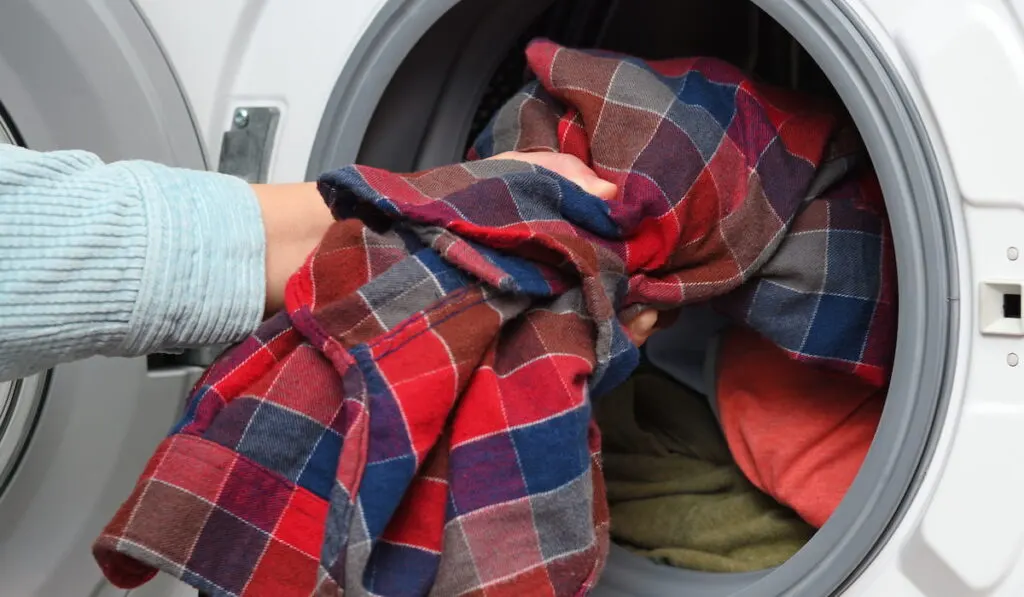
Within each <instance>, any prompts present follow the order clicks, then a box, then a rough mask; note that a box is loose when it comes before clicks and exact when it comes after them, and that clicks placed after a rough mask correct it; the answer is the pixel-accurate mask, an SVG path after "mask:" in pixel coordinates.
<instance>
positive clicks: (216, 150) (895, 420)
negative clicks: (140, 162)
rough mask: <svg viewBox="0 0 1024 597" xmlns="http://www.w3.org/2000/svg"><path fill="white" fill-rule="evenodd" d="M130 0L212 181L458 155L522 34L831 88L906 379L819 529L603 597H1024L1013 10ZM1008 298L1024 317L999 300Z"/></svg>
mask: <svg viewBox="0 0 1024 597" xmlns="http://www.w3.org/2000/svg"><path fill="white" fill-rule="evenodd" d="M138 3H139V5H140V6H141V7H142V10H143V11H144V12H145V14H146V15H147V18H148V19H149V21H150V23H151V24H152V26H153V28H154V30H155V31H156V34H157V36H158V37H159V38H160V40H161V42H162V44H163V47H164V48H165V50H166V51H167V53H168V55H169V56H170V57H171V61H172V62H173V63H174V65H175V68H176V70H177V72H178V74H179V76H180V77H181V80H182V82H183V86H184V87H185V89H186V92H187V94H188V96H189V98H190V101H191V105H192V107H193V109H194V111H195V115H196V120H197V123H198V126H199V129H200V136H201V138H202V139H203V142H204V144H205V145H206V146H207V147H208V148H209V153H210V155H211V156H218V155H219V156H221V159H220V165H219V166H220V169H221V170H227V171H234V172H241V173H259V175H260V176H264V175H265V176H266V177H267V178H268V179H269V180H270V181H280V182H287V181H295V180H300V179H303V178H306V179H312V178H315V177H316V176H317V175H318V174H319V173H321V172H323V171H326V170H330V169H332V168H336V167H339V166H342V165H345V164H347V163H351V162H354V161H358V162H361V163H365V164H369V165H374V166H380V167H385V168H390V169H394V170H404V171H408V170H415V169H419V168H425V167H430V166H434V165H438V164H442V163H447V162H452V161H457V160H459V159H461V157H462V155H463V152H464V150H465V148H466V145H467V143H468V141H469V138H470V137H471V136H472V135H473V134H474V133H475V131H477V130H479V128H480V126H481V125H482V123H483V121H485V120H486V117H487V116H488V115H489V114H490V113H491V112H493V110H494V109H496V108H497V107H498V106H499V105H500V104H501V102H503V101H504V100H505V99H506V98H507V97H508V96H510V95H511V94H512V93H513V92H514V91H515V90H516V89H517V88H518V86H519V84H520V83H521V80H520V79H518V78H517V77H518V74H519V73H518V72H517V62H516V59H515V57H514V56H515V55H516V53H517V51H518V49H520V48H521V47H522V44H523V43H524V42H525V40H526V39H527V38H529V37H531V36H534V35H547V36H551V37H555V38H556V40H557V41H561V42H563V43H567V44H570V45H583V46H586V45H599V46H602V45H603V46H609V47H613V49H619V50H622V51H627V52H631V53H637V54H644V55H646V56H648V57H657V56H656V55H658V54H661V55H673V54H681V53H689V54H697V53H701V54H711V55H715V56H718V57H722V58H726V59H728V60H730V61H732V62H734V63H736V64H738V65H740V66H745V67H748V68H753V69H755V70H758V71H759V73H760V74H762V75H763V76H766V77H768V78H771V79H774V80H775V81H776V82H779V83H783V84H793V85H800V86H803V85H809V86H815V87H817V88H819V90H823V91H829V92H835V93H836V94H837V95H838V97H839V98H840V99H841V100H842V101H843V102H844V103H845V104H846V106H847V108H848V109H849V111H850V113H851V114H852V116H853V118H854V120H855V121H856V123H857V125H858V127H859V129H860V131H861V134H862V136H863V138H864V139H865V141H866V143H867V145H868V148H869V151H870V153H871V157H872V160H873V162H874V164H875V167H876V169H877V171H878V173H879V177H880V179H881V182H882V185H883V189H884V192H885V195H886V200H887V204H888V207H889V213H890V218H891V223H892V226H893V231H894V236H895V244H896V252H897V258H898V268H899V290H900V330H899V340H898V348H897V358H896V365H895V374H894V377H893V379H892V383H891V391H890V393H889V400H888V401H887V403H886V407H885V412H884V416H883V421H882V423H881V425H880V427H879V429H878V432H877V435H876V439H875V441H874V444H873V446H872V449H871V451H870V453H869V455H868V457H867V460H866V461H865V463H864V465H863V467H862V469H861V472H860V474H859V476H858V478H857V480H856V481H855V483H854V485H853V487H852V488H851V489H850V491H849V492H848V494H847V497H846V499H845V500H844V501H843V503H842V504H841V505H840V507H839V508H838V510H837V511H836V512H835V514H834V515H833V516H832V518H831V519H830V520H829V522H828V523H827V524H826V525H825V526H824V527H823V528H822V529H821V530H820V531H819V532H818V533H817V534H816V535H815V536H814V538H813V539H812V540H811V541H810V542H809V543H808V544H807V546H806V547H805V548H804V549H803V550H801V551H800V552H799V553H798V554H797V555H796V556H794V557H793V558H792V559H791V560H790V561H788V562H787V563H786V564H784V565H782V566H780V567H778V568H776V569H772V570H766V571H763V572H757V573H750V574H742V575H729V574H706V573H698V572H691V571H684V570H677V569H671V568H667V567H662V566H657V565H654V564H652V563H650V562H648V561H646V560H642V559H640V558H637V557H635V556H632V555H630V554H629V553H627V552H626V551H625V550H622V549H616V550H614V553H613V554H612V556H611V558H610V561H609V563H608V566H607V570H606V573H605V575H604V577H603V578H602V582H601V584H600V587H599V588H598V590H597V591H596V592H595V594H597V595H603V596H606V597H611V596H626V595H630V596H645V597H646V596H651V597H653V596H657V597H669V596H675V595H679V596H686V597H724V596H727V595H740V596H744V597H771V596H774V595H801V596H806V597H821V596H824V595H834V594H836V595H837V594H843V595H852V596H857V597H876V596H879V595H884V596H889V595H892V596H899V597H904V596H906V597H915V596H921V597H961V596H963V595H1002V596H1014V597H1015V596H1016V595H1019V594H1021V593H1024V566H1021V565H1020V564H1021V562H1022V557H1021V550H1022V548H1024V541H1022V539H1024V537H1022V534H1024V520H1020V518H1021V517H1022V516H1024V514H1021V513H1022V512H1024V509H1020V508H1019V507H1016V504H1015V497H1016V496H1017V495H1020V493H1021V489H1022V487H1024V476H1022V475H1024V472H1020V471H1021V470H1022V469H1021V467H1019V466H1016V465H1015V463H1014V462H1013V455H1014V454H1015V452H1016V451H1015V450H1014V448H1015V447H1018V446H1019V445H1020V442H1021V441H1022V440H1020V439H1018V437H1019V434H1017V433H1015V432H1014V430H1015V429H1017V428H1019V425H1020V424H1021V423H1022V422H1021V421H1019V419H1021V417H1022V416H1024V409H1022V407H1021V406H1020V404H1019V401H1017V400H1016V399H1015V397H1014V396H1013V393H1012V392H1009V391H1007V390H1006V388H1014V387H1019V384H1020V380H1019V379H1018V378H1019V376H1020V375H1021V371H1020V368H1019V367H1018V364H1019V357H1018V356H1017V354H1018V353H1019V352H1020V351H1021V350H1024V347H1021V346H1020V339H1021V338H1022V337H1024V326H1022V324H1021V323H1020V321H1021V319H1020V310H1019V296H1020V293H1021V290H1020V289H1021V282H1020V280H1024V272H1022V271H1021V269H1020V267H1021V260H1020V259H1019V256H1020V249H1019V247H1020V246H1021V243H1022V242H1024V241H1021V240H1020V238H1019V233H1015V232H1014V231H1019V230H1022V229H1024V210H1021V209H1020V207H1021V206H1022V205H1024V201H1022V200H1021V198H1020V195H1021V194H1022V193H1024V191H1021V190H1020V189H1021V188H1024V185H1020V184H1019V183H1018V181H1017V177H1016V176H1014V175H1013V173H1014V172H1016V171H1017V170H1018V169H1019V165H1017V164H1016V161H1017V158H1016V155H1017V154H1019V150H1017V148H1016V147H1015V146H1014V145H1013V141H1012V140H1013V139H1017V138H1020V137H1021V136H1024V113H1022V112H1021V111H1020V110H1019V109H1017V108H1016V106H1019V105H1020V103H1021V102H1022V101H1024V87H1022V86H1024V44H1022V40H1021V33H1020V30H1019V25H1018V24H1017V23H1019V22H1020V20H1019V16H1020V15H1019V14H1017V13H1016V12H1015V9H1016V8H1020V7H1021V6H1022V5H1024V2H1020V1H1016V0H1015V1H1014V2H1010V1H1009V0H1007V1H1000V0H949V1H944V2H937V1H935V0H629V1H628V2H625V1H621V0H620V1H614V0H593V1H586V0H371V1H357V0H303V1H300V2H296V1H294V0H259V1H256V0H254V1H252V2H242V1H241V0H238V1H233V2H219V3H215V4H211V3H209V2H206V1H205V0H179V1H178V2H175V3H168V2H161V1H160V0H138ZM198 15H201V16H202V18H198ZM773 23H774V25H773ZM510 56H512V58H509V57H510ZM519 64H520V65H521V63H519ZM815 65H816V66H815ZM816 72H817V73H820V74H821V75H822V78H821V79H817V78H816V77H815V73H816ZM821 82H824V83H826V85H824V86H822V85H820V83H821ZM253 115H257V116H258V117H259V118H257V120H256V121H253V120H252V119H251V118H250V117H251V116H253ZM254 122H255V123H256V126H255V127H254V126H253V123H254ZM245 131H247V132H245ZM1000 131H1002V132H1000ZM232 139H235V140H234V141H233V140H232ZM239 139H241V141H239ZM1004 139H1006V140H1007V141H1003V140H1004ZM228 141H230V143H228ZM242 142H244V143H242ZM239 143H242V146H244V147H246V148H247V150H246V151H243V152H239V151H237V149H238V147H240V145H239ZM976 296H977V297H978V299H976V298H975V297H976ZM1015 297H1016V301H1017V303H1016V304H1017V305H1018V308H1017V310H1016V311H1013V309H1005V308H1003V305H1004V304H1006V305H1011V306H1012V305H1013V304H1014V298H1015ZM975 305H977V310H976V307H975Z"/></svg>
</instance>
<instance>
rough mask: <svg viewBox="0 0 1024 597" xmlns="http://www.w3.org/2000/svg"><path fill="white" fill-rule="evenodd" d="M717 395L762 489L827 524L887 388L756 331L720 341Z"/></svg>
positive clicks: (741, 456)
mask: <svg viewBox="0 0 1024 597" xmlns="http://www.w3.org/2000/svg"><path fill="white" fill-rule="evenodd" d="M717 357H718V358H717V368H718V375H717V381H716V386H717V388H716V392H715V399H716V402H717V408H718V415H719V418H720V420H721V423H722V428H723V429H724V432H725V437H726V439H727V440H728V442H729V448H730V450H731V451H732V454H733V457H734V458H735V459H736V463H737V464H738V465H739V467H740V468H741V469H742V470H743V472H744V474H746V475H747V477H748V478H749V479H750V480H751V482H753V483H754V485H756V486H757V487H759V488H760V489H761V490H763V491H764V492H765V493H767V494H768V495H771V496H773V497H774V498H775V499H777V500H778V501H779V502H781V503H783V504H785V505H787V506H789V507H790V508H793V510H795V511H796V512H797V513H798V514H799V515H800V516H801V517H802V518H803V519H804V520H806V521H807V522H808V523H810V524H812V525H814V526H815V527H820V526H822V525H823V524H825V522H826V521H827V520H828V518H829V517H830V516H831V515H832V512H833V511H835V509H836V507H837V506H838V505H839V502H840V501H842V499H843V497H844V496H845V495H846V492H847V490H848V489H849V488H850V485H851V484H852V483H853V480H854V478H855V477H856V476H857V473H858V471H859V470H860V467H861V464H862V463H863V462H864V458H865V456H867V452H868V449H869V448H870V447H871V441H872V440H873V439H874V436H875V431H876V429H877V428H878V423H879V420H880V419H881V417H882V407H883V406H884V402H885V390H884V389H880V388H876V387H874V386H872V385H870V384H867V383H864V382H862V381H860V380H858V379H857V378H855V377H853V376H851V375H848V374H844V373H839V372H835V371H828V370H823V369H819V368H816V367H813V366H809V365H808V364H806V363H800V362H797V361H794V360H793V359H790V358H789V357H788V355H787V354H786V352H785V351H784V350H782V349H780V348H779V347H778V346H776V345H774V344H772V343H771V342H769V341H768V340H766V339H765V338H763V337H760V336H758V335H757V334H755V333H754V332H752V331H750V330H747V329H743V328H731V329H730V330H728V331H727V332H725V334H724V336H723V337H722V339H721V342H720V343H719V352H718V355H717Z"/></svg>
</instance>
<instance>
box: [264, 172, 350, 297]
mask: <svg viewBox="0 0 1024 597" xmlns="http://www.w3.org/2000/svg"><path fill="white" fill-rule="evenodd" d="M252 189H253V191H254V192H255V193H256V200H257V201H258V202H259V205H260V211H261V212H262V214H263V229H264V233H265V234H266V239H267V255H266V276H267V300H266V306H265V307H264V314H265V315H266V316H267V317H269V316H271V315H273V314H274V313H277V312H278V311H280V310H281V309H283V308H284V289H285V285H286V284H287V283H288V279H289V278H291V277H292V274H294V273H295V272H296V271H298V269H299V268H300V267H302V264H303V263H305V261H306V258H308V257H309V254H310V253H312V252H313V251H314V250H315V249H316V247H317V245H319V244H320V240H321V239H322V238H323V237H324V234H327V229H328V228H330V227H331V224H333V223H334V217H333V216H332V215H331V210H330V209H328V208H327V204H326V203H324V199H323V197H321V196H320V192H319V191H318V190H317V188H316V183H312V182H306V183H296V184H257V185H252Z"/></svg>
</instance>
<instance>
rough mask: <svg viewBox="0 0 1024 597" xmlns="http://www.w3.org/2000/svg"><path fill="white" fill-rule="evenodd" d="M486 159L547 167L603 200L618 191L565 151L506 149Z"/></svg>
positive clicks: (614, 195)
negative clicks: (525, 151) (528, 151)
mask: <svg viewBox="0 0 1024 597" xmlns="http://www.w3.org/2000/svg"><path fill="white" fill-rule="evenodd" d="M488 159H492V160H517V161H520V162H526V163H528V164H533V165H534V166H540V167H542V168H547V169H548V170H551V171H552V172H555V173H556V174H559V175H561V176H562V177H564V178H566V179H568V180H569V181H571V182H572V183H574V184H576V185H577V186H579V187H580V188H581V189H583V190H584V191H586V192H588V193H590V194H591V195H594V196H597V197H600V198H601V199H604V200H605V201H612V200H614V199H615V197H616V195H617V193H618V189H617V188H616V186H615V185H614V184H612V183H610V182H608V181H607V180H603V179H602V178H601V177H599V176H598V175H597V174H596V173H595V172H594V171H593V170H592V169H590V167H589V166H587V165H586V164H584V163H583V161H582V160H580V159H579V158H577V157H576V156H573V155H569V154H566V153H552V152H548V151H539V152H531V153H524V152H517V151H506V152H505V153H500V154H498V155H496V156H494V157H492V158H488Z"/></svg>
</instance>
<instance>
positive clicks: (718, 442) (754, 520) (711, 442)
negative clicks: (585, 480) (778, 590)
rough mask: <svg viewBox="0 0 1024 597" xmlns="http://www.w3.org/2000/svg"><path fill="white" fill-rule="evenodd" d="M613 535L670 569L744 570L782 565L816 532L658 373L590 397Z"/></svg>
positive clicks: (702, 407)
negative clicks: (749, 474)
mask: <svg viewBox="0 0 1024 597" xmlns="http://www.w3.org/2000/svg"><path fill="white" fill-rule="evenodd" d="M594 417H595V420H596V421H597V424H598V426H599V427H600V428H601V435H602V442H601V450H602V456H603V463H604V467H603V468H604V475H605V484H606V486H607V491H608V504H609V508H610V511H611V523H612V525H611V536H612V539H614V540H615V541H616V542H618V543H620V544H622V545H624V546H626V547H628V548H630V549H632V550H633V551H635V552H636V553H638V554H640V555H643V556H645V557H648V558H650V559H652V560H655V561H657V562H660V563H665V564H668V565H671V566H678V567H681V568H688V569H691V570H703V571H708V572H748V571H752V570H763V569H765V568H770V567H772V566H778V565H780V564H782V563H783V562H785V561H786V560H788V559H789V558H790V557H792V556H793V554H795V553H796V552H797V551H799V550H800V548H801V547H803V546H804V544H805V543H806V542H807V541H808V539H810V538H811V536H812V535H813V534H814V528H813V527H811V526H810V525H808V524H807V523H806V522H804V521H803V520H801V519H800V518H799V517H797V515H796V514H795V513H793V511H792V510H790V509H788V508H785V507H783V506H781V505H779V504H778V502H776V501H774V500H773V499H771V498H770V497H768V496H766V495H765V494H764V493H762V492H761V491H760V490H758V489H757V488H756V487H754V486H753V485H751V483H750V481H748V480H747V479H746V477H744V476H743V473H742V472H741V471H740V469H739V468H738V467H737V466H736V463H735V462H733V460H732V456H731V455H730V454H729V448H728V446H727V445H726V443H725V439H724V438H723V437H722V432H721V430H720V429H719V427H718V420H717V419H716V418H715V416H714V415H713V414H712V413H711V410H710V409H709V408H708V405H707V401H706V399H705V398H704V397H703V396H699V395H697V394H694V393H693V392H691V391H690V390H688V389H687V388H685V387H683V386H682V385H680V384H678V383H676V382H675V381H673V380H671V379H669V378H668V377H667V376H666V375H665V374H662V373H657V372H653V371H652V372H643V373H637V374H636V375H634V376H633V377H632V378H630V379H629V380H628V381H627V382H626V383H625V384H623V385H622V386H620V387H618V388H616V389H615V390H613V391H612V392H610V393H609V394H607V395H606V396H605V397H603V398H602V399H601V400H598V401H596V403H595V406H594Z"/></svg>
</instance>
